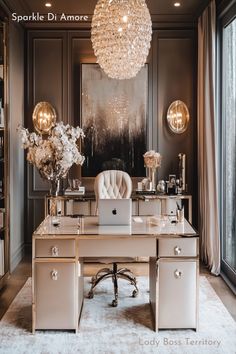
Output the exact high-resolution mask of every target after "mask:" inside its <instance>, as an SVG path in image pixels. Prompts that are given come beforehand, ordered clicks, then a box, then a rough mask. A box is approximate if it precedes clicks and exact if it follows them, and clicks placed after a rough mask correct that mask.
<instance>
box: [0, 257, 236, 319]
mask: <svg viewBox="0 0 236 354" xmlns="http://www.w3.org/2000/svg"><path fill="white" fill-rule="evenodd" d="M127 266H128V268H129V269H130V270H131V271H133V272H134V273H135V274H136V275H137V276H139V275H148V264H147V263H132V264H131V263H129V264H128V265H127ZM100 268H101V264H96V263H88V264H86V265H85V276H91V275H94V274H95V273H96V272H97V271H98V270H99V269H100ZM200 272H201V274H204V275H205V276H206V277H207V279H208V281H209V282H210V284H211V285H212V287H213V289H214V290H215V292H216V293H217V295H218V296H219V298H220V299H221V301H222V302H223V304H224V305H225V307H226V308H227V309H228V311H229V313H230V314H231V316H232V317H233V318H234V320H235V321H236V296H235V295H234V294H233V292H232V291H231V290H230V289H229V287H228V286H227V285H226V283H225V282H224V281H223V279H222V278H221V277H215V276H213V275H211V274H210V273H209V271H208V270H207V269H206V268H204V267H203V266H201V271H200ZM29 277H31V257H30V256H26V257H25V258H24V259H23V260H22V262H21V263H20V264H19V265H18V267H17V268H16V269H15V271H14V272H13V273H12V275H11V276H10V278H9V279H8V280H7V284H6V285H5V287H4V288H3V289H1V290H0V319H1V318H2V317H3V315H4V313H5V312H6V311H7V309H8V307H9V306H10V304H11V302H12V301H13V300H14V298H15V296H16V295H17V293H18V292H19V291H20V289H21V288H22V287H23V285H24V284H25V282H26V280H27V279H28V278H29Z"/></svg>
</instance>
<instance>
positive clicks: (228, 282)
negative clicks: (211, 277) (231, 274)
mask: <svg viewBox="0 0 236 354" xmlns="http://www.w3.org/2000/svg"><path fill="white" fill-rule="evenodd" d="M220 276H221V277H222V279H223V280H224V281H225V283H226V284H227V285H228V287H229V288H230V289H231V290H232V292H233V293H234V295H236V286H235V285H234V284H233V283H232V282H231V281H230V280H229V278H228V277H227V276H226V275H225V274H224V273H223V272H221V273H220Z"/></svg>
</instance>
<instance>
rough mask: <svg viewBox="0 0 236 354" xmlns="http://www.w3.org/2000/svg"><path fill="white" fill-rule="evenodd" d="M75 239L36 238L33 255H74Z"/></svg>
mask: <svg viewBox="0 0 236 354" xmlns="http://www.w3.org/2000/svg"><path fill="white" fill-rule="evenodd" d="M75 255H76V252H75V240H58V239H55V240H53V239H51V240H36V241H35V257H36V258H37V257H42V258H43V257H54V258H58V257H75Z"/></svg>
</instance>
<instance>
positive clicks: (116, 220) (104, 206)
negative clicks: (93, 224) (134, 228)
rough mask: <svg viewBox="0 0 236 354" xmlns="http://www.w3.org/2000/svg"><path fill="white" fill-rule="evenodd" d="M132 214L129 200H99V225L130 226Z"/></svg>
mask: <svg viewBox="0 0 236 354" xmlns="http://www.w3.org/2000/svg"><path fill="white" fill-rule="evenodd" d="M131 214H132V200H131V199H99V200H98V220H99V225H130V224H131Z"/></svg>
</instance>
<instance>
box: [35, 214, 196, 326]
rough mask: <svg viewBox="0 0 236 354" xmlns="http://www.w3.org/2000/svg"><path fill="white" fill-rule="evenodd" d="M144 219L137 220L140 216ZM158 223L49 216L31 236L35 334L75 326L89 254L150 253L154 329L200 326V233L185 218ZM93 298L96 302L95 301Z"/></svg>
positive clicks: (123, 254)
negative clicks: (56, 219)
mask: <svg viewBox="0 0 236 354" xmlns="http://www.w3.org/2000/svg"><path fill="white" fill-rule="evenodd" d="M138 219H140V218H136V219H135V220H138ZM171 219H173V218H166V219H165V220H160V221H159V225H158V226H157V225H153V224H151V223H150V218H148V217H142V218H141V220H142V222H135V221H134V220H133V222H132V225H131V226H130V227H129V226H127V227H126V226H123V227H120V226H99V225H98V219H97V217H85V218H83V220H82V221H81V220H80V223H78V219H75V218H70V217H61V223H60V227H54V226H53V225H52V218H51V217H46V219H45V220H44V221H43V222H42V224H41V225H40V226H39V227H38V229H37V230H36V231H35V232H34V234H33V253H32V255H33V274H32V278H33V285H32V290H33V306H32V308H33V326H32V328H33V332H34V331H35V330H36V329H74V330H75V331H77V330H78V323H79V318H80V314H81V311H82V304H83V298H84V294H83V260H84V258H86V257H113V256H114V257H119V256H120V257H124V256H129V257H136V256H146V257H150V262H149V268H150V271H149V279H150V304H151V307H152V312H153V318H154V329H155V330H158V329H159V328H194V329H197V324H198V235H197V233H196V231H195V230H194V229H193V228H192V226H191V225H190V224H189V223H188V222H187V221H186V220H185V221H184V223H177V224H172V223H171ZM91 301H93V300H92V299H91Z"/></svg>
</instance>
